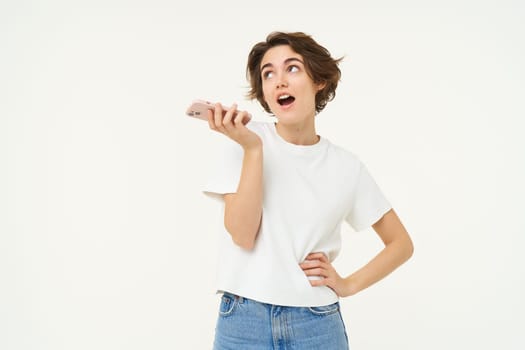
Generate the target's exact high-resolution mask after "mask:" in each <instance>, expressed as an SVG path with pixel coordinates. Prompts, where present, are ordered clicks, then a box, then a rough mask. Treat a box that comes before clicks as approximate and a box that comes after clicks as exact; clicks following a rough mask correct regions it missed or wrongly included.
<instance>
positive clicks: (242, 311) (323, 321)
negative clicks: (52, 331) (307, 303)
mask: <svg viewBox="0 0 525 350" xmlns="http://www.w3.org/2000/svg"><path fill="white" fill-rule="evenodd" d="M213 349H214V350H230V349H231V350H259V349H260V350H263V349H264V350H269V349H276V350H277V349H279V350H289V349H301V350H308V349H312V350H319V349H327V350H340V349H341V350H342V349H345V350H346V349H348V338H347V335H346V330H345V326H344V323H343V319H342V317H341V312H340V310H339V303H335V304H332V305H328V306H319V307H290V306H277V305H271V304H264V303H260V302H257V301H253V300H251V299H247V298H243V297H239V296H236V295H233V294H230V293H224V294H223V296H222V300H221V304H220V310H219V318H218V320H217V327H216V329H215V342H214V344H213Z"/></svg>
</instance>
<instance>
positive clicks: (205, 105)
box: [186, 100, 251, 124]
mask: <svg viewBox="0 0 525 350" xmlns="http://www.w3.org/2000/svg"><path fill="white" fill-rule="evenodd" d="M214 109H215V104H214V103H212V102H210V101H205V100H194V101H193V102H192V103H191V105H190V106H189V107H188V109H187V110H186V115H188V116H190V117H194V118H199V119H202V120H205V121H208V110H212V111H213V110H214ZM227 111H228V108H226V107H223V109H222V112H223V116H224V114H226V112H227ZM250 120H251V115H248V118H245V120H243V124H246V123H248V122H249V121H250Z"/></svg>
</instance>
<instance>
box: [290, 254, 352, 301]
mask: <svg viewBox="0 0 525 350" xmlns="http://www.w3.org/2000/svg"><path fill="white" fill-rule="evenodd" d="M299 266H300V267H301V269H302V270H303V271H304V273H305V274H306V276H317V277H320V279H312V280H310V284H311V285H312V286H313V287H318V286H328V287H330V288H331V289H332V290H333V291H334V292H335V293H336V294H337V295H338V296H340V297H344V296H347V295H348V293H346V289H347V286H346V281H345V279H343V278H341V276H339V274H338V273H337V271H336V270H335V268H334V267H333V266H332V263H330V261H329V260H328V258H327V257H326V255H324V253H310V254H308V256H307V257H306V259H305V261H303V262H302V263H300V264H299Z"/></svg>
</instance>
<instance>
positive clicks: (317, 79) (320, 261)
mask: <svg viewBox="0 0 525 350" xmlns="http://www.w3.org/2000/svg"><path fill="white" fill-rule="evenodd" d="M339 61H340V60H337V59H333V58H332V57H331V56H330V53H329V52H328V51H327V50H326V49H325V48H324V47H322V46H320V45H319V44H318V43H317V42H315V41H314V40H313V39H312V38H311V37H310V36H308V35H306V34H304V33H283V32H274V33H271V34H270V35H269V36H268V37H267V38H266V41H264V42H260V43H258V44H256V45H255V46H254V47H253V48H252V50H251V52H250V54H249V58H248V65H247V75H248V78H249V81H250V84H251V90H250V92H249V97H251V98H256V99H257V100H258V101H259V102H260V103H261V105H262V106H263V107H264V109H265V110H266V111H267V112H269V113H271V114H273V115H274V116H275V117H276V118H277V123H262V122H256V121H251V122H249V123H246V121H247V120H248V119H249V115H248V113H247V112H246V111H240V110H237V106H236V105H233V106H232V108H230V109H229V110H228V111H227V112H226V113H225V114H224V111H223V107H222V105H221V104H216V105H215V109H214V111H210V112H209V114H208V122H209V126H210V128H211V129H212V130H214V131H217V132H220V133H222V134H224V135H225V136H227V137H228V138H229V139H231V140H232V141H233V142H231V143H230V144H231V149H229V150H228V151H227V152H226V155H225V159H224V160H223V161H222V162H221V167H220V168H219V169H217V171H216V172H215V173H213V174H211V180H210V183H209V184H208V185H207V187H206V189H205V193H208V194H212V195H214V196H219V197H220V198H221V199H222V200H223V202H224V230H223V231H224V234H223V236H222V240H221V243H220V252H221V256H220V258H221V259H220V266H219V267H218V291H219V292H221V293H223V296H222V300H221V305H220V313H219V318H218V321H217V328H216V334H215V342H214V348H215V349H320V348H323V349H348V339H347V335H346V331H345V327H344V324H343V320H342V317H341V314H340V311H339V303H338V300H339V298H340V297H347V296H351V295H354V294H356V293H358V292H359V291H361V290H363V289H365V288H367V287H369V286H370V285H372V284H373V283H375V282H377V281H379V280H380V279H382V278H383V277H385V276H386V275H388V274H389V273H390V272H392V271H393V270H394V269H396V268H397V267H398V266H399V265H401V264H402V263H404V262H405V261H406V260H407V259H408V258H409V257H410V256H411V255H412V251H413V246H412V242H411V239H410V237H409V235H408V233H407V231H406V230H405V228H404V226H403V225H402V223H401V222H400V220H399V218H398V216H397V215H396V213H395V212H394V210H393V209H392V208H391V206H390V204H389V202H388V201H387V200H386V199H385V197H384V195H383V194H382V193H381V190H380V189H379V187H378V186H377V185H376V183H375V182H374V180H373V179H372V177H371V176H370V174H369V173H368V171H367V169H366V167H365V166H364V165H363V164H362V163H361V161H360V160H359V159H358V158H357V157H356V156H354V155H353V154H352V153H350V152H348V151H346V150H343V149H342V148H340V147H338V146H336V145H333V144H332V143H330V142H329V141H328V140H327V139H325V138H323V137H320V136H318V135H317V133H316V129H315V116H316V114H317V113H319V112H321V111H322V110H323V108H324V107H325V106H326V104H327V103H328V102H329V101H330V100H331V99H333V98H334V96H335V90H336V87H337V84H338V82H339V79H340V70H339V68H338V63H339ZM343 221H346V222H347V223H349V224H350V225H351V226H352V227H353V228H354V229H355V230H357V231H359V230H362V229H364V228H366V227H370V226H372V227H373V229H374V230H375V232H377V234H378V235H379V237H380V238H381V239H382V241H383V242H384V244H385V247H384V249H383V250H382V251H381V252H380V253H379V254H378V255H377V256H375V257H374V258H372V259H371V260H370V262H368V263H367V264H366V265H365V266H363V267H362V268H361V269H359V270H357V271H355V272H354V273H352V274H351V275H349V276H341V275H339V274H338V272H337V271H336V270H335V269H334V267H333V265H332V262H333V260H334V259H335V257H336V256H337V254H338V253H339V250H340V246H341V238H340V226H341V224H342V222H343Z"/></svg>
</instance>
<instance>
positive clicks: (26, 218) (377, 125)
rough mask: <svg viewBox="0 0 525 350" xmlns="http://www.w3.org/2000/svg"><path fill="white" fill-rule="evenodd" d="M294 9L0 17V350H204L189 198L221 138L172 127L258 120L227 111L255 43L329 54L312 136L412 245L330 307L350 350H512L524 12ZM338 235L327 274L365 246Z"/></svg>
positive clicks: (434, 7) (461, 6)
mask: <svg viewBox="0 0 525 350" xmlns="http://www.w3.org/2000/svg"><path fill="white" fill-rule="evenodd" d="M177 3H178V4H177ZM234 3H238V4H237V5H234ZM315 4H316V7H312V6H311V5H308V4H307V2H306V1H265V2H253V3H251V2H240V1H239V2H230V1H216V2H213V1H209V2H207V3H206V2H199V1H193V2H188V3H186V4H184V5H182V3H181V2H180V1H157V0H153V1H152V0H148V1H145V0H140V1H139V0H136V1H117V0H104V1H101V0H98V1H52V0H50V1H5V0H3V1H2V2H1V5H0V348H1V349H3V350H15V349H16V350H18V349H53V350H57V349H99V350H102V349H127V350H131V349H209V348H211V343H212V339H213V334H214V327H215V320H216V315H217V307H218V302H219V298H218V297H217V296H216V295H215V294H214V278H215V268H216V265H217V261H216V245H215V244H216V231H217V229H216V227H217V225H218V224H220V221H221V220H220V215H219V213H218V207H217V206H216V204H215V203H214V202H213V201H210V200H209V199H208V198H206V197H205V196H204V195H202V194H201V193H200V190H201V187H202V185H203V182H204V181H205V179H206V169H207V165H208V163H209V162H210V160H211V158H212V154H213V151H214V149H216V147H217V145H218V143H219V142H221V141H222V140H221V139H220V135H217V134H213V133H212V132H211V131H209V130H208V129H207V126H206V124H205V123H203V122H201V121H199V120H196V119H191V118H187V117H185V116H184V110H185V108H186V106H187V105H188V103H189V102H190V101H191V100H192V99H194V98H206V99H209V100H213V101H215V100H219V101H222V102H223V103H224V104H227V105H228V104H231V103H233V102H238V103H239V104H240V107H241V108H244V109H249V110H250V111H251V112H252V114H254V115H255V117H256V119H260V120H269V119H268V117H266V116H265V114H264V113H262V110H261V108H260V107H259V106H258V105H257V104H255V103H252V102H249V101H246V100H245V99H244V97H243V96H244V94H245V92H246V91H247V89H246V87H247V82H246V80H245V75H244V74H245V63H246V57H247V54H248V52H249V50H250V48H251V47H252V45H253V44H255V43H256V42H258V41H261V40H264V38H265V37H266V35H267V34H268V33H269V32H271V31H273V30H284V31H304V32H306V33H308V34H311V35H313V37H314V38H315V39H316V40H317V41H319V42H320V43H321V44H323V45H324V46H326V47H327V48H328V49H329V50H330V52H331V53H332V54H333V55H334V56H336V57H339V56H345V60H344V61H343V62H342V64H341V70H342V73H343V80H342V82H341V84H340V87H339V89H338V91H337V97H336V99H335V100H334V101H333V102H332V103H330V104H329V105H328V107H327V108H326V110H325V111H324V112H323V113H322V114H321V115H320V116H319V117H318V132H319V134H321V135H323V136H324V137H327V138H328V139H330V140H331V141H332V142H333V143H336V144H339V145H341V146H343V147H344V148H347V149H349V150H351V151H353V152H354V153H356V154H358V155H359V156H360V158H361V159H362V160H363V161H364V162H365V163H366V164H367V166H368V167H369V169H370V170H371V172H372V174H373V175H374V177H375V179H376V181H377V182H378V183H379V184H380V186H381V187H382V189H383V191H384V192H385V194H386V195H387V196H388V198H389V199H390V200H391V202H392V203H393V205H394V207H395V208H396V210H397V211H398V213H399V215H400V217H401V218H402V220H403V222H404V223H405V225H406V227H407V228H408V230H409V232H410V233H411V235H412V237H413V240H414V243H415V254H414V256H413V258H412V259H411V260H410V261H409V262H408V263H407V264H405V265H403V266H402V267H401V268H400V269H399V270H397V271H396V272H395V273H394V274H392V275H391V276H389V277H387V278H386V279H385V280H383V281H381V282H380V283H378V284H376V285H374V286H373V287H371V288H369V289H367V290H365V291H363V292H362V293H361V294H358V295H356V296H354V297H351V298H347V299H343V300H342V301H341V303H342V308H343V314H344V320H345V322H346V326H347V329H348V332H349V336H350V341H351V346H352V348H353V349H386V348H389V349H443V348H446V349H497V348H501V349H523V348H525V339H524V335H523V328H524V325H525V317H524V315H525V302H524V298H523V295H524V294H525V281H524V276H525V261H524V260H525V259H524V258H523V255H521V254H520V253H521V252H522V251H523V246H524V243H525V239H524V234H525V219H524V218H525V216H524V210H525V205H524V198H525V186H524V184H523V180H524V179H525V142H524V140H523V134H524V131H525V128H524V126H523V118H524V117H525V113H524V112H525V108H524V97H525V94H524V93H525V70H524V65H523V62H525V44H524V43H525V40H524V39H523V38H524V34H525V26H524V24H523V23H524V22H523V19H524V18H525V9H524V5H523V2H521V1H517V0H516V1H505V0H503V1H502V0H500V1H473V0H472V1H467V0H462V1H457V0H456V1H448V0H445V1H443V0H442V1H406V0H401V1H395V2H394V1H367V2H364V1H362V2H353V1H352V2H349V1H322V2H319V1H317V2H315ZM343 234H344V247H343V250H342V253H341V255H340V257H339V258H338V259H337V260H336V266H337V268H338V270H339V272H340V273H342V274H349V273H351V272H352V271H354V270H355V269H356V268H358V267H359V266H361V265H362V264H363V263H365V262H366V261H367V260H368V259H370V258H371V257H372V256H373V255H374V254H376V253H377V251H378V250H379V249H380V248H381V244H380V241H379V239H378V238H377V236H376V235H375V234H374V233H373V231H369V230H368V231H364V232H360V233H355V232H353V231H351V229H350V228H348V227H345V229H344V232H343Z"/></svg>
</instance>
